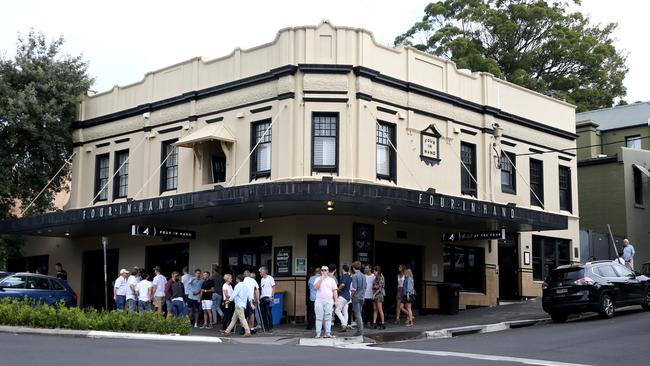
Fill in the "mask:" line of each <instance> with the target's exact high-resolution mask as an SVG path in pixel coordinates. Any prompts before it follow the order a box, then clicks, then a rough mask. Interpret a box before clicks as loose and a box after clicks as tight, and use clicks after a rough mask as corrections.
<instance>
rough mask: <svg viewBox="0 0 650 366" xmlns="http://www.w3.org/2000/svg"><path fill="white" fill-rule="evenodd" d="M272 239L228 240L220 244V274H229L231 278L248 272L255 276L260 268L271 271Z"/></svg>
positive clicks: (268, 237) (266, 237)
mask: <svg viewBox="0 0 650 366" xmlns="http://www.w3.org/2000/svg"><path fill="white" fill-rule="evenodd" d="M272 243H273V241H272V238H271V237H270V236H265V237H259V238H245V239H229V240H223V241H222V242H221V268H222V271H223V272H222V274H226V273H230V274H231V275H233V277H236V276H237V275H238V274H241V273H244V271H246V270H248V271H250V272H251V273H255V274H256V276H257V277H256V279H257V281H258V282H259V280H260V274H259V272H258V270H259V268H260V267H261V266H265V267H266V268H268V269H269V271H270V270H271V258H272V255H271V249H272Z"/></svg>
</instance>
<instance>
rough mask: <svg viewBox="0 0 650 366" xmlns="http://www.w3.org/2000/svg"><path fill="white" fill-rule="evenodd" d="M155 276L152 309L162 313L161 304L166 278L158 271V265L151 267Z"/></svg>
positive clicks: (163, 297) (162, 302) (163, 300)
mask: <svg viewBox="0 0 650 366" xmlns="http://www.w3.org/2000/svg"><path fill="white" fill-rule="evenodd" d="M153 271H154V273H155V274H156V276H155V277H154V278H153V281H152V282H153V309H154V311H157V312H158V314H160V315H162V313H163V304H164V303H165V283H167V279H166V278H165V276H163V275H162V274H161V273H160V267H155V268H154V269H153Z"/></svg>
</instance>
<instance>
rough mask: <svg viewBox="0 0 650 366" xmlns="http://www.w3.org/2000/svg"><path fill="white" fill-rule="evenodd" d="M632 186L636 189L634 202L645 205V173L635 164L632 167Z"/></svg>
mask: <svg viewBox="0 0 650 366" xmlns="http://www.w3.org/2000/svg"><path fill="white" fill-rule="evenodd" d="M632 186H633V189H634V204H635V205H637V206H643V205H644V199H643V174H642V173H641V170H639V169H638V168H636V167H634V166H633V167H632Z"/></svg>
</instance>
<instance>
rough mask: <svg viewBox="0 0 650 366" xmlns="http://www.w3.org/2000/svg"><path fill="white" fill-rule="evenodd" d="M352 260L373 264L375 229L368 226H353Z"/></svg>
mask: <svg viewBox="0 0 650 366" xmlns="http://www.w3.org/2000/svg"><path fill="white" fill-rule="evenodd" d="M353 225H354V226H353V232H354V233H353V234H354V236H353V238H352V240H353V243H352V244H353V245H352V258H353V259H354V260H355V261H356V260H358V261H360V262H361V263H373V260H374V254H375V227H374V226H372V225H368V224H357V223H355V224H353Z"/></svg>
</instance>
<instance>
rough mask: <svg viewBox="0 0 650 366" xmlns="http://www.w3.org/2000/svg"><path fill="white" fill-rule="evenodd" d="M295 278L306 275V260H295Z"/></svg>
mask: <svg viewBox="0 0 650 366" xmlns="http://www.w3.org/2000/svg"><path fill="white" fill-rule="evenodd" d="M294 272H295V274H296V276H299V275H306V274H307V258H296V270H295V271H294Z"/></svg>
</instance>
